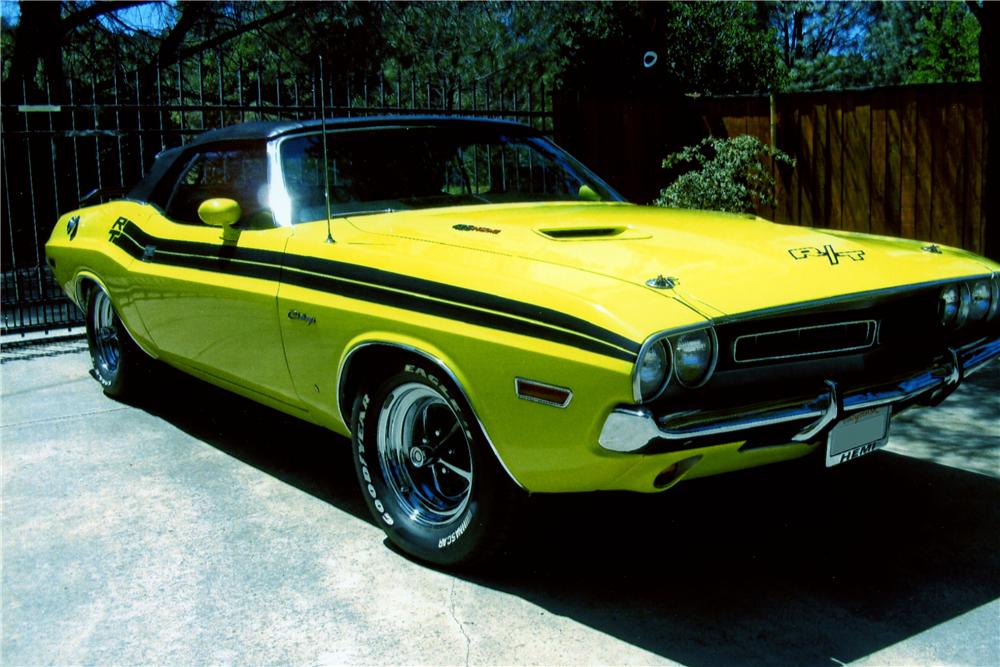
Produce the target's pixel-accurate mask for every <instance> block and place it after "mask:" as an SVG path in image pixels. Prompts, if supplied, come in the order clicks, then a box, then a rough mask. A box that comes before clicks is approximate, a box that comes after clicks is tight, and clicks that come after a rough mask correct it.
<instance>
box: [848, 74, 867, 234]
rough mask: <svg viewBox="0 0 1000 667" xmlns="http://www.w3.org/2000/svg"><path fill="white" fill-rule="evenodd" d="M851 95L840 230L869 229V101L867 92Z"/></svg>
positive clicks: (860, 230)
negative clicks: (842, 223) (842, 227)
mask: <svg viewBox="0 0 1000 667" xmlns="http://www.w3.org/2000/svg"><path fill="white" fill-rule="evenodd" d="M850 97H853V99H852V100H850V102H849V107H848V109H849V111H845V114H844V117H845V124H844V141H845V156H844V197H843V201H844V209H843V215H844V221H845V224H844V229H849V230H851V231H857V232H868V231H869V230H870V229H871V208H872V205H871V180H872V179H871V169H872V157H871V156H872V147H871V130H872V128H871V102H870V99H869V97H868V94H867V93H865V94H863V95H858V96H853V95H852V96H850Z"/></svg>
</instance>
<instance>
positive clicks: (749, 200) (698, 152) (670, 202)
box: [653, 134, 795, 213]
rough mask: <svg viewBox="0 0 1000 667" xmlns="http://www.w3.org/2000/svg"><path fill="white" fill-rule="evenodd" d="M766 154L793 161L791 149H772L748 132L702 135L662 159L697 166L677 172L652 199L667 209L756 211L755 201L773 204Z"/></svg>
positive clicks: (670, 164)
mask: <svg viewBox="0 0 1000 667" xmlns="http://www.w3.org/2000/svg"><path fill="white" fill-rule="evenodd" d="M767 157H770V158H773V159H774V160H775V161H776V162H784V163H785V164H788V165H791V166H792V167H794V166H795V159H794V158H792V157H791V156H789V155H788V154H787V153H785V152H783V151H780V150H778V149H772V148H771V147H770V146H768V145H767V144H765V143H763V142H762V141H760V140H759V139H757V138H756V137H752V136H750V135H749V134H743V135H740V136H738V137H730V138H728V139H718V138H716V137H708V138H706V139H703V140H702V141H701V142H700V143H698V144H697V145H695V146H687V147H685V148H683V149H681V150H680V151H678V152H676V153H671V154H670V155H668V156H667V157H666V158H665V159H664V160H663V168H664V169H673V168H675V167H681V166H684V165H692V166H696V167H698V169H697V170H693V171H688V172H687V173H684V174H681V175H680V176H678V177H677V179H676V180H675V181H674V182H673V183H671V184H670V185H668V186H667V187H666V188H664V189H663V190H661V191H660V196H659V197H658V198H657V199H656V201H654V202H653V203H654V204H656V205H657V206H663V207H665V208H698V209H708V210H713V211H729V212H732V213H753V212H754V210H756V208H757V206H760V205H765V206H773V205H774V204H775V200H774V178H773V177H772V176H771V171H770V164H769V163H768V162H767V161H766V160H765V158H767Z"/></svg>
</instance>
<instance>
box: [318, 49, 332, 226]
mask: <svg viewBox="0 0 1000 667" xmlns="http://www.w3.org/2000/svg"><path fill="white" fill-rule="evenodd" d="M325 89H326V79H325V78H324V77H323V56H320V57H319V117H320V121H319V124H320V132H322V134H323V199H324V200H326V242H327V243H336V241H334V240H333V233H332V232H331V231H330V217H331V216H330V163H329V162H328V161H327V151H326V93H325ZM314 99H315V98H314Z"/></svg>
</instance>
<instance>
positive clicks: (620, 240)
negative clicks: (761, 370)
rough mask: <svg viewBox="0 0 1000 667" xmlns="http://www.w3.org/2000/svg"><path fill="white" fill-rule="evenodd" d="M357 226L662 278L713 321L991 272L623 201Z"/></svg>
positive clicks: (517, 207)
mask: <svg viewBox="0 0 1000 667" xmlns="http://www.w3.org/2000/svg"><path fill="white" fill-rule="evenodd" d="M352 223H353V224H354V225H355V226H357V227H358V228H360V229H362V230H364V231H366V232H369V233H374V234H380V235H389V236H394V237H403V238H408V239H414V240H422V241H426V242H430V243H435V244H443V245H449V246H456V247H462V248H467V249H473V250H478V251H483V252H489V253H499V254H506V255H511V256H516V257H520V258H523V259H529V260H533V261H538V262H545V263H549V264H553V265H559V266H563V267H571V268H575V269H579V270H582V271H587V272H591V273H595V274H599V275H603V276H607V277H611V278H615V279H617V280H621V281H625V282H628V283H632V284H635V285H638V286H642V287H643V288H646V289H651V288H648V287H647V281H649V280H651V279H655V278H656V277H657V276H664V277H666V278H670V279H672V282H673V283H674V284H675V289H674V290H673V291H674V294H676V295H679V296H681V297H683V298H685V299H686V300H687V301H688V302H689V303H690V304H691V305H693V306H694V307H695V308H698V309H700V310H701V311H702V312H703V313H704V314H706V315H709V316H717V315H720V314H735V313H740V312H746V311H753V310H759V309H762V308H767V307H772V306H778V305H785V304H793V303H800V302H805V301H811V300H815V299H823V298H826V297H829V296H834V295H842V294H851V293H856V292H865V291H870V290H877V289H884V288H888V287H894V286H899V285H908V284H918V283H924V282H929V281H935V280H943V279H948V278H955V277H960V276H968V275H973V274H981V273H987V272H989V271H990V270H991V269H990V267H989V266H988V265H986V264H985V263H984V262H983V260H982V259H981V258H978V257H976V256H975V255H972V254H971V253H968V252H965V251H962V250H958V249H954V248H944V247H941V248H938V247H936V246H935V247H934V248H931V249H930V250H931V251H928V250H925V249H924V247H925V246H926V245H927V244H925V243H921V242H918V241H908V240H902V239H896V238H889V237H878V236H871V235H864V234H855V233H849V232H841V231H836V230H819V229H813V228H808V227H798V226H791V225H779V224H775V223H772V222H768V221H766V220H763V219H761V218H757V217H755V216H752V215H736V214H727V213H717V212H708V211H682V210H671V209H661V208H653V207H646V206H636V205H631V204H618V203H545V204H510V205H490V206H471V207H456V208H446V209H444V208H442V209H429V210H420V211H408V212H402V213H399V212H397V213H391V214H385V215H372V216H365V217H356V218H353V219H352ZM935 251H936V252H935ZM713 311H714V312H713Z"/></svg>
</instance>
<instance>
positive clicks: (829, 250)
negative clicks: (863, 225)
mask: <svg viewBox="0 0 1000 667" xmlns="http://www.w3.org/2000/svg"><path fill="white" fill-rule="evenodd" d="M788 254H789V255H791V256H792V259H808V258H809V257H826V258H827V259H828V260H830V264H831V265H834V266H835V265H837V264H840V258H841V257H847V258H849V259H850V260H851V261H852V262H863V261H865V251H864V250H843V251H840V252H837V251H836V250H834V249H833V246H832V245H825V246H823V249H822V250H820V249H819V248H792V249H791V250H789V251H788Z"/></svg>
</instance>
